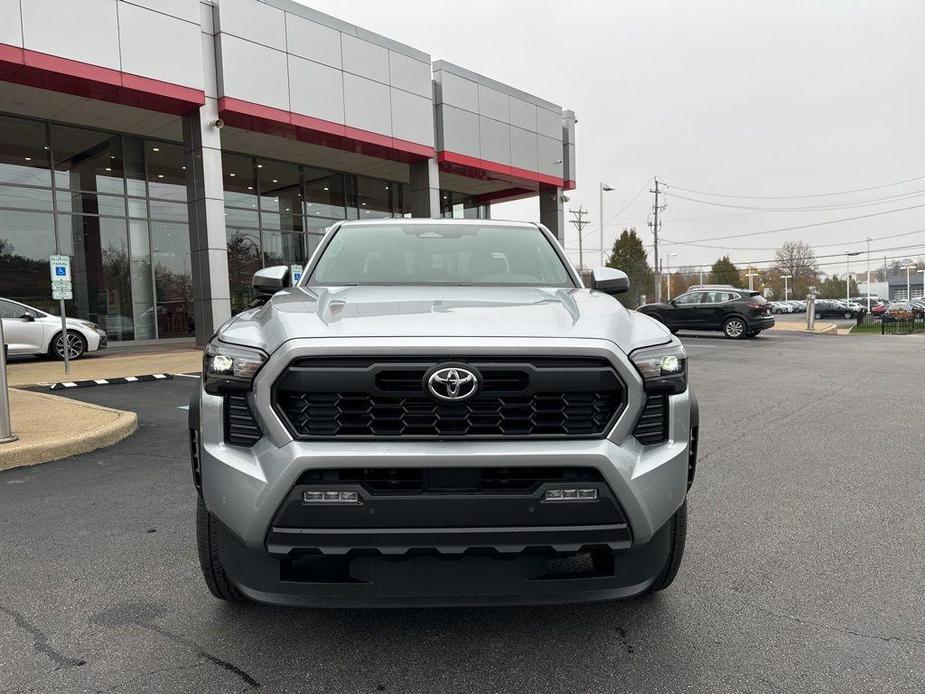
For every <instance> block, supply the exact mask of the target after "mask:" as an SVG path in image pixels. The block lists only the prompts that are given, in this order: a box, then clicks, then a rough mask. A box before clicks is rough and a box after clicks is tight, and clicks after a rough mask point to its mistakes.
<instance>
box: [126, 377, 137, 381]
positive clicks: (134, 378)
mask: <svg viewBox="0 0 925 694" xmlns="http://www.w3.org/2000/svg"><path fill="white" fill-rule="evenodd" d="M125 380H126V381H137V380H138V379H137V378H136V377H135V376H126V377H125Z"/></svg>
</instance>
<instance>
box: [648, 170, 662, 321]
mask: <svg viewBox="0 0 925 694" xmlns="http://www.w3.org/2000/svg"><path fill="white" fill-rule="evenodd" d="M649 192H650V193H655V202H654V203H653V205H652V221H651V222H649V226H650V227H652V250H653V253H654V255H653V257H654V259H655V272H656V273H660V267H661V266H660V265H659V264H658V229H659V221H658V213H659V212H660V211H661V210H664V209H665V206H664V205H659V204H658V196H659V193H660V192H661V189H660V188H659V182H658V177H656V178H655V187H654V188H650V189H649ZM661 300H662V283H661V282H656V283H655V301H656V303H660V302H661Z"/></svg>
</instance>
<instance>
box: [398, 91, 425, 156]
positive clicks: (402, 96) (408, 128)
mask: <svg viewBox="0 0 925 694" xmlns="http://www.w3.org/2000/svg"><path fill="white" fill-rule="evenodd" d="M391 98H392V136H393V137H397V138H400V139H402V140H408V141H410V142H417V143H418V144H421V145H428V146H430V147H433V145H434V120H433V105H432V104H431V101H430V99H427V98H425V97H423V96H417V95H416V94H410V93H409V92H406V91H403V90H401V89H395V88H394V87H393V88H392V95H391Z"/></svg>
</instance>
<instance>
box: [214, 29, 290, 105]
mask: <svg viewBox="0 0 925 694" xmlns="http://www.w3.org/2000/svg"><path fill="white" fill-rule="evenodd" d="M218 42H219V45H220V47H221V50H220V56H219V64H220V66H221V80H220V83H219V84H220V90H219V91H220V95H221V96H230V97H234V98H236V99H244V100H245V101H251V102H253V103H256V104H262V105H264V106H272V107H273V108H281V109H284V110H286V111H289V110H290V109H289V80H288V78H287V75H288V71H287V69H286V54H285V53H281V52H280V51H275V50H273V49H272V48H267V47H266V46H260V45H258V44H256V43H251V42H249V41H244V40H243V39H239V38H237V37H235V36H230V35H228V34H221V35H219V38H218Z"/></svg>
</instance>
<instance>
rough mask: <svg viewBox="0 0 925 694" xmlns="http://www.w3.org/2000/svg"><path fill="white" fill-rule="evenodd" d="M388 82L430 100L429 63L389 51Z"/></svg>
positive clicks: (431, 91) (431, 90)
mask: <svg viewBox="0 0 925 694" xmlns="http://www.w3.org/2000/svg"><path fill="white" fill-rule="evenodd" d="M389 84H391V85H392V86H393V87H398V88H399V89H404V90H405V91H406V92H411V93H412V94H417V95H418V96H423V97H426V98H427V99H428V100H430V99H431V98H432V93H433V89H432V87H431V77H430V63H422V62H421V61H420V60H415V59H414V58H409V57H408V56H406V55H402V54H401V53H396V52H395V51H389Z"/></svg>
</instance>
